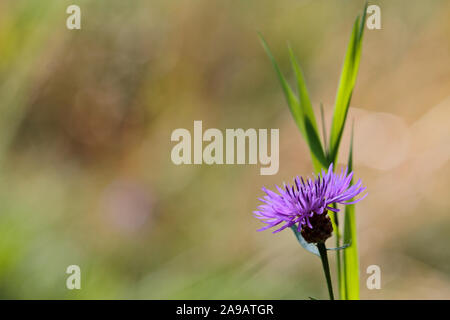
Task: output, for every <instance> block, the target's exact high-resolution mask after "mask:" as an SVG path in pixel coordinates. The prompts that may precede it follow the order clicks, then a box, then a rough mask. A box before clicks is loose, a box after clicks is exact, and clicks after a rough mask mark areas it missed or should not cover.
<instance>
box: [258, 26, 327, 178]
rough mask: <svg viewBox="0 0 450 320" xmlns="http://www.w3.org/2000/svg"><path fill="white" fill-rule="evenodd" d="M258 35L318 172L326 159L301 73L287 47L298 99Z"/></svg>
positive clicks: (325, 163) (262, 39)
mask: <svg viewBox="0 0 450 320" xmlns="http://www.w3.org/2000/svg"><path fill="white" fill-rule="evenodd" d="M258 35H259V38H260V39H261V43H262V45H263V47H264V50H265V51H266V53H267V55H268V56H269V59H270V61H271V62H272V65H273V67H274V69H275V72H276V73H277V76H278V80H279V81H280V84H281V87H282V89H283V92H284V95H285V97H286V101H287V103H288V106H289V109H290V111H291V113H292V116H293V118H294V121H295V123H296V124H297V126H298V128H299V130H300V133H301V134H302V135H303V137H304V138H305V140H306V143H307V144H308V147H309V149H310V153H311V159H312V162H313V165H314V169H315V170H316V171H320V169H321V168H322V167H326V165H327V161H326V160H327V159H326V156H325V153H324V151H323V148H322V143H321V142H320V136H319V133H318V129H317V123H316V119H315V116H314V111H313V108H312V105H311V101H310V99H309V95H308V90H307V89H306V84H305V80H304V77H303V73H302V71H301V69H300V67H299V65H298V63H297V60H296V58H295V56H294V54H293V52H292V50H291V48H290V47H289V54H290V58H291V63H292V67H293V69H294V73H295V77H296V80H297V87H298V95H299V97H297V96H296V95H295V94H294V92H293V91H292V89H291V87H290V86H289V84H288V82H287V81H286V78H285V77H284V75H283V73H282V72H281V70H280V68H279V66H278V64H277V62H276V60H275V58H274V57H273V55H272V53H271V51H270V49H269V46H268V45H267V43H266V41H265V40H264V38H263V36H262V35H261V34H259V33H258Z"/></svg>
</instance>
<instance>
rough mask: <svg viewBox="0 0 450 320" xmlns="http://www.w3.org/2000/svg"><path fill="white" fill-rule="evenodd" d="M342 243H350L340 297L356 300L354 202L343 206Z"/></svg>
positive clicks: (351, 154) (351, 160) (345, 252)
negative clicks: (343, 285)
mask: <svg viewBox="0 0 450 320" xmlns="http://www.w3.org/2000/svg"><path fill="white" fill-rule="evenodd" d="M348 170H349V172H350V171H352V170H353V126H352V137H351V142H350V153H349V156H348ZM352 182H353V181H352ZM352 182H351V184H352ZM344 243H350V246H349V247H348V248H347V249H345V250H343V253H344V256H343V258H344V263H343V267H344V268H343V269H344V282H345V290H344V292H345V296H344V297H342V299H345V300H358V299H359V259H358V247H357V239H356V217H355V205H354V204H350V205H347V206H346V207H345V223H344Z"/></svg>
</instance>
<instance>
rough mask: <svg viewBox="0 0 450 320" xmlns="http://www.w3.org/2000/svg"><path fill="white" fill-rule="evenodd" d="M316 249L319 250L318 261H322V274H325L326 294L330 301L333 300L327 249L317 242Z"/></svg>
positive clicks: (322, 243)
mask: <svg viewBox="0 0 450 320" xmlns="http://www.w3.org/2000/svg"><path fill="white" fill-rule="evenodd" d="M317 249H319V253H320V259H321V260H322V266H323V272H324V273H325V278H326V279H327V286H328V293H329V294H330V300H334V294H333V285H332V284H331V275H330V266H329V264H328V255H327V247H326V246H325V243H324V242H319V243H318V244H317Z"/></svg>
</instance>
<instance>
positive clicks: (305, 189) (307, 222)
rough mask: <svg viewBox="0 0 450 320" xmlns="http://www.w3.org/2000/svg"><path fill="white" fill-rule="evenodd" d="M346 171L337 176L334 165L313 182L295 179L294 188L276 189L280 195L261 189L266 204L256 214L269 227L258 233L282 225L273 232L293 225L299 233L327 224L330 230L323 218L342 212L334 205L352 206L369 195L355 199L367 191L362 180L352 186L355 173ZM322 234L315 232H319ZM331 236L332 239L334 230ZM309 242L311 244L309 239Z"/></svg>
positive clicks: (286, 185) (323, 171)
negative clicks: (329, 211) (329, 213)
mask: <svg viewBox="0 0 450 320" xmlns="http://www.w3.org/2000/svg"><path fill="white" fill-rule="evenodd" d="M347 171H348V170H347V168H345V170H344V169H342V170H341V173H340V174H335V173H334V172H333V164H331V165H330V167H329V168H328V171H327V172H325V170H322V172H321V173H320V174H319V175H318V176H317V177H315V178H314V179H311V178H309V179H307V180H306V181H305V180H304V179H303V178H302V177H297V178H295V179H294V184H293V185H292V186H291V185H289V184H284V185H283V188H280V187H279V186H276V188H277V190H278V193H276V192H273V191H271V190H268V189H266V188H262V190H263V191H264V192H265V193H266V195H265V196H264V197H263V198H260V199H259V200H260V201H261V202H263V204H262V205H260V206H259V207H258V210H257V211H254V215H255V217H256V218H258V219H260V220H261V221H262V222H264V223H265V224H266V226H264V227H263V228H261V229H259V230H258V231H262V230H266V229H269V228H272V227H275V226H278V225H280V224H282V223H284V225H283V226H281V228H279V229H277V230H275V231H274V232H273V233H276V232H279V231H281V230H284V229H285V228H288V227H292V226H293V225H296V227H297V230H298V231H299V232H300V231H302V230H303V231H305V230H304V229H305V227H308V228H309V229H310V230H312V229H314V225H317V226H323V225H324V224H325V225H327V226H326V227H325V229H329V225H328V222H326V221H325V222H324V220H323V219H327V220H328V221H329V218H328V217H327V216H326V214H327V210H331V211H333V212H339V209H337V208H336V207H333V204H335V203H339V204H344V205H347V204H353V203H356V202H358V201H361V200H362V199H364V198H365V197H366V196H367V193H366V194H365V195H364V196H363V197H361V198H360V199H357V200H352V199H353V198H354V197H356V196H357V195H359V194H360V193H362V192H363V191H364V190H366V188H363V187H362V186H361V180H358V182H357V183H356V184H354V185H352V186H350V182H351V180H352V177H353V172H350V173H348V172H347ZM319 216H322V217H323V218H320V217H319ZM314 222H316V223H314ZM330 224H331V223H330ZM319 231H320V230H316V232H319ZM322 231H324V230H322ZM322 233H324V232H322ZM325 233H328V232H325ZM302 234H303V232H302ZM323 236H324V235H322V237H323ZM329 236H331V231H330V232H329V235H328V237H329ZM328 237H327V238H328ZM313 238H314V237H313ZM305 239H306V238H305ZM306 240H307V241H308V239H306ZM314 240H316V239H311V241H308V242H318V241H314Z"/></svg>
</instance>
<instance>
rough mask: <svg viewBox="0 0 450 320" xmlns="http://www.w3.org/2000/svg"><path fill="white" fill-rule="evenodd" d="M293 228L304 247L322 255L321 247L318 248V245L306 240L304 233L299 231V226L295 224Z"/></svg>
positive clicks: (317, 254)
mask: <svg viewBox="0 0 450 320" xmlns="http://www.w3.org/2000/svg"><path fill="white" fill-rule="evenodd" d="M291 229H292V231H294V234H295V237H296V238H297V240H298V242H299V243H300V245H301V246H302V247H303V248H304V249H306V250H307V251H309V252H311V253H312V254H315V255H316V256H318V257H320V253H319V249H317V247H316V246H315V245H314V244H312V243H308V242H306V240H305V239H304V238H303V236H302V234H301V233H300V232H298V230H297V227H296V226H295V225H293V226H291Z"/></svg>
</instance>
